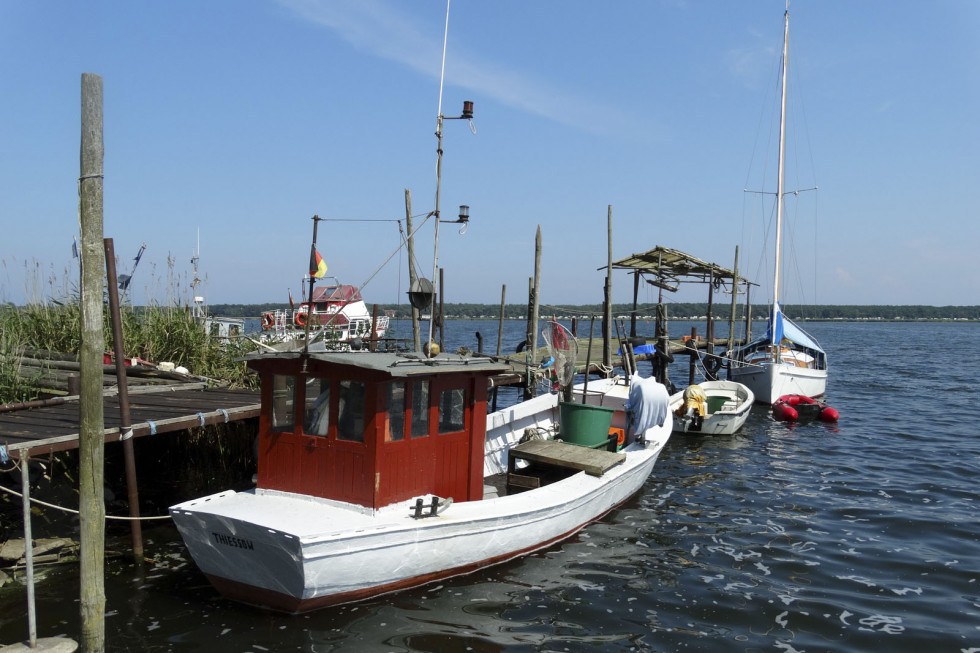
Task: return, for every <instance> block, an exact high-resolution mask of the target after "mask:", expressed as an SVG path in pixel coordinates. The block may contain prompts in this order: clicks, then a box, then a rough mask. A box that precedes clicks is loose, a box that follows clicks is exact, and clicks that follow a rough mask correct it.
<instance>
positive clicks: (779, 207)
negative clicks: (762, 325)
mask: <svg viewBox="0 0 980 653" xmlns="http://www.w3.org/2000/svg"><path fill="white" fill-rule="evenodd" d="M788 63H789V3H788V2H787V6H786V13H785V14H784V15H783V71H782V89H781V97H780V104H779V171H778V174H777V181H776V261H775V267H776V272H775V275H774V277H773V282H772V301H773V304H776V303H778V302H779V271H780V270H781V269H782V264H783V260H782V259H783V192H784V186H783V184H784V175H785V168H786V71H787V68H788Z"/></svg>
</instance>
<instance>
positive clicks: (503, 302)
mask: <svg viewBox="0 0 980 653" xmlns="http://www.w3.org/2000/svg"><path fill="white" fill-rule="evenodd" d="M506 310H507V284H506V283H505V284H504V285H503V286H501V287H500V319H499V320H498V322H497V356H500V347H501V342H502V341H503V339H504V312H505V311H506Z"/></svg>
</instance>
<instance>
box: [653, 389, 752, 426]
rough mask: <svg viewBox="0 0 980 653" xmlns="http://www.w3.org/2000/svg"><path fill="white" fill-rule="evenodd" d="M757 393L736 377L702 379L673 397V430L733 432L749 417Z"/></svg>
mask: <svg viewBox="0 0 980 653" xmlns="http://www.w3.org/2000/svg"><path fill="white" fill-rule="evenodd" d="M754 402H755V395H754V394H753V393H752V390H750V389H749V387H748V386H746V385H743V384H741V383H736V382H734V381H703V382H701V383H696V384H692V385H689V386H687V388H685V389H684V390H682V391H680V392H676V393H674V394H673V395H672V396H671V397H670V411H671V413H673V415H674V433H690V434H693V435H732V434H734V433H736V432H737V431H738V430H739V429H740V428H742V425H743V424H745V420H747V419H748V418H749V413H750V412H751V411H752V404H753V403H754Z"/></svg>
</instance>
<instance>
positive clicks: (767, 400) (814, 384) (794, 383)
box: [730, 362, 827, 405]
mask: <svg viewBox="0 0 980 653" xmlns="http://www.w3.org/2000/svg"><path fill="white" fill-rule="evenodd" d="M730 376H731V380H732V381H736V382H738V383H742V384H744V385H746V386H748V388H749V389H750V390H752V392H753V394H754V395H755V400H756V402H758V403H762V404H769V405H771V404H773V403H775V402H776V400H777V399H779V398H780V397H782V396H783V395H806V396H807V397H822V396H823V395H824V394H826V392H827V370H826V369H812V368H806V367H797V366H796V365H787V364H784V363H773V362H766V363H757V364H754V365H738V366H733V367H732V369H731V375H730Z"/></svg>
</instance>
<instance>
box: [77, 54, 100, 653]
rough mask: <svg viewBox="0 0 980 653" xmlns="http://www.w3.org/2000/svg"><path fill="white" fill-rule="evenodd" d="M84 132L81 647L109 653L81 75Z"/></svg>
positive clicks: (90, 138)
mask: <svg viewBox="0 0 980 653" xmlns="http://www.w3.org/2000/svg"><path fill="white" fill-rule="evenodd" d="M81 109H82V121H81V122H82V129H81V132H82V133H81V153H80V157H79V159H80V169H81V170H80V172H81V174H80V176H79V180H78V199H79V218H80V222H81V245H82V247H81V293H80V294H81V299H80V302H79V303H80V317H81V346H80V347H79V362H80V363H81V388H80V394H81V398H80V401H79V417H80V421H79V422H80V423H79V425H80V431H79V456H78V458H79V476H78V495H79V496H78V499H79V525H80V528H79V540H80V548H79V551H80V553H79V556H80V561H79V571H80V575H81V581H80V586H81V589H80V606H79V607H80V615H81V631H82V634H81V644H82V650H84V651H86V653H102V652H103V651H105V493H104V490H103V487H104V484H103V476H104V474H105V447H104V443H103V439H102V437H103V435H102V434H103V425H104V413H103V405H102V353H103V352H104V351H105V338H104V337H103V334H102V329H103V320H102V296H103V295H102V294H103V290H104V287H105V286H104V280H105V274H104V270H105V253H104V251H103V249H102V239H103V188H104V184H103V170H104V168H103V162H104V160H105V144H104V141H103V128H102V120H103V111H102V78H101V77H99V76H98V75H93V74H90V73H84V74H83V75H82V107H81Z"/></svg>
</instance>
